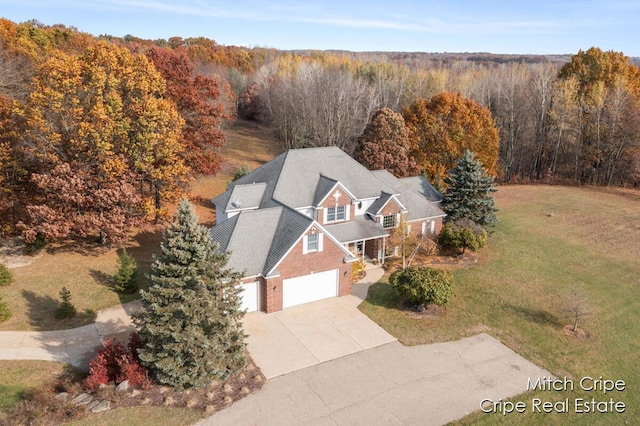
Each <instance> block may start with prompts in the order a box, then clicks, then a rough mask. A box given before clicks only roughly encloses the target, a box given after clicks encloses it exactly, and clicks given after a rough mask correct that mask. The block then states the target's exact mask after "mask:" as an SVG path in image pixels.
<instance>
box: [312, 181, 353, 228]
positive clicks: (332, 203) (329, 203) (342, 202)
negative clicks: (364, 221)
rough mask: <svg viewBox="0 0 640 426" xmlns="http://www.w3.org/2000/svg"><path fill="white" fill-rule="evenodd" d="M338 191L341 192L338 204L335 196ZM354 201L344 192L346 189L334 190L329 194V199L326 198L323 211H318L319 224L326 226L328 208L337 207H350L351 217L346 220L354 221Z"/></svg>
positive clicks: (322, 205) (338, 188)
mask: <svg viewBox="0 0 640 426" xmlns="http://www.w3.org/2000/svg"><path fill="white" fill-rule="evenodd" d="M336 190H337V191H338V192H340V197H338V202H337V203H336V197H334V196H333V194H335V193H336ZM352 201H353V200H351V197H350V196H349V195H347V192H346V191H345V190H344V188H342V187H340V186H338V187H337V188H336V189H334V190H333V191H331V192H330V193H329V195H328V196H327V198H325V200H324V202H323V203H322V204H321V207H322V209H320V210H318V219H317V220H318V223H320V225H324V224H325V221H324V211H325V209H326V208H327V207H336V206H349V216H348V217H347V219H346V220H354V217H355V211H356V206H354V205H352V204H351V203H352Z"/></svg>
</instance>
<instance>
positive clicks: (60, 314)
mask: <svg viewBox="0 0 640 426" xmlns="http://www.w3.org/2000/svg"><path fill="white" fill-rule="evenodd" d="M60 299H62V301H61V302H60V306H58V309H57V310H56V318H57V319H67V318H73V317H75V316H76V313H77V311H76V307H75V306H73V303H71V291H70V290H69V289H67V288H66V287H62V290H60Z"/></svg>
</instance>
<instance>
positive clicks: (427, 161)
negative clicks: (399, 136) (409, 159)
mask: <svg viewBox="0 0 640 426" xmlns="http://www.w3.org/2000/svg"><path fill="white" fill-rule="evenodd" d="M402 115H403V116H404V120H405V123H406V125H407V127H408V128H409V141H410V143H411V146H412V151H411V154H412V155H413V156H414V157H415V158H416V160H417V161H418V164H420V166H421V167H422V169H423V170H424V171H425V173H426V174H427V175H428V177H429V178H430V179H431V180H433V181H438V180H441V179H444V178H445V177H446V175H447V171H448V170H450V169H451V168H453V167H454V165H455V162H456V160H457V159H458V158H460V156H462V155H463V154H464V152H465V151H466V150H470V151H472V152H473V153H474V154H475V155H476V156H477V158H478V160H479V161H480V162H481V163H482V165H483V167H484V168H485V169H486V171H487V173H488V174H489V175H491V176H496V174H497V171H498V143H499V139H498V129H497V128H496V126H495V123H494V121H493V118H492V117H491V113H490V112H489V110H488V109H486V108H484V107H482V106H480V105H478V104H477V103H475V102H474V101H472V100H471V99H465V98H463V97H462V96H461V95H460V94H459V93H441V94H439V95H436V96H434V97H433V98H431V99H429V100H427V99H418V100H416V101H415V102H414V103H413V104H411V105H410V106H409V107H407V108H405V109H404V111H403V113H402Z"/></svg>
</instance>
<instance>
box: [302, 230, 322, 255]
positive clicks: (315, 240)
mask: <svg viewBox="0 0 640 426" xmlns="http://www.w3.org/2000/svg"><path fill="white" fill-rule="evenodd" d="M302 244H303V245H302V254H307V253H310V252H317V251H322V234H309V235H305V236H304V238H303V241H302Z"/></svg>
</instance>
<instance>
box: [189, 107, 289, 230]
mask: <svg viewBox="0 0 640 426" xmlns="http://www.w3.org/2000/svg"><path fill="white" fill-rule="evenodd" d="M225 134H226V136H227V142H226V144H225V145H224V147H223V149H222V156H223V158H224V162H223V164H222V171H221V172H220V173H219V174H218V175H216V176H198V178H197V179H196V180H195V181H194V182H193V183H192V185H191V198H192V200H193V201H194V202H195V204H196V213H197V214H198V216H199V218H200V222H201V223H203V224H205V225H208V226H212V225H213V224H214V223H215V209H214V207H213V204H211V199H212V198H213V197H215V196H216V195H218V194H221V193H222V192H224V191H225V190H226V189H227V185H228V184H229V182H231V181H232V180H233V176H234V175H235V173H236V170H238V169H239V168H240V167H242V166H243V165H245V164H246V165H247V166H249V168H250V169H251V170H255V169H257V168H258V167H260V166H261V165H263V164H264V163H266V162H268V161H270V160H272V159H273V158H274V157H275V156H277V155H278V154H280V153H281V152H282V148H281V145H280V143H279V142H278V141H277V140H276V139H274V138H273V136H272V135H271V130H270V129H268V128H266V127H263V126H260V125H258V124H255V123H252V122H249V121H244V120H236V121H235V122H233V123H231V124H229V125H228V127H227V128H226V129H225Z"/></svg>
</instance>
